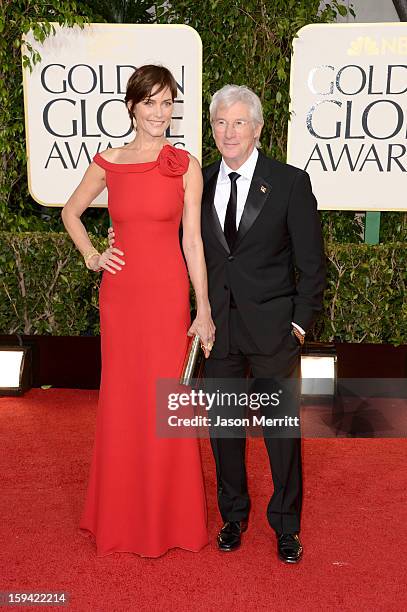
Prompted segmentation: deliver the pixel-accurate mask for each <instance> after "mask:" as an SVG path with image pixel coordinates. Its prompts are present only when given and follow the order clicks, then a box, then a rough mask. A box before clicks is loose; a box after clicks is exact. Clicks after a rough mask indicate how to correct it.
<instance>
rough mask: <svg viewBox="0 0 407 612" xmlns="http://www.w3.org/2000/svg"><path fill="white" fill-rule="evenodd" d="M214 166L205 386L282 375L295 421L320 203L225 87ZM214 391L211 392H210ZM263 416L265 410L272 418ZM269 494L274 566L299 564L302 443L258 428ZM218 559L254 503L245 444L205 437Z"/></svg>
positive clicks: (209, 180)
mask: <svg viewBox="0 0 407 612" xmlns="http://www.w3.org/2000/svg"><path fill="white" fill-rule="evenodd" d="M210 116H211V124H212V130H213V136H214V139H215V142H216V146H217V148H218V150H219V152H220V153H221V155H222V159H221V160H220V161H217V162H215V163H213V164H211V165H210V166H208V167H206V168H205V169H204V172H203V174H204V193H203V199H202V238H203V242H204V249H205V259H206V265H207V270H208V286H209V300H210V304H211V310H212V318H213V320H214V322H215V325H216V340H215V344H214V346H213V348H212V351H211V355H210V357H209V359H208V360H207V361H206V365H205V377H206V379H207V381H208V384H209V386H210V381H211V380H215V381H216V380H219V379H230V380H232V379H239V378H240V379H242V378H245V377H246V373H247V368H248V367H250V368H251V371H252V374H253V376H254V377H255V378H257V379H258V378H260V379H262V380H270V379H275V378H276V377H277V378H278V377H279V378H284V379H285V380H289V381H291V383H292V384H293V385H294V392H293V394H292V396H291V405H290V414H291V415H293V414H297V415H299V385H300V378H299V377H300V373H299V363H300V348H301V344H302V343H303V342H304V336H305V333H306V331H307V330H308V329H309V328H310V326H311V324H312V322H313V319H314V317H315V315H316V314H317V313H318V311H320V310H321V308H322V297H323V290H324V286H325V257H324V250H323V240H322V235H321V226H320V221H319V215H318V212H317V203H316V200H315V197H314V196H313V194H312V189H311V183H310V179H309V176H308V174H307V173H306V172H304V171H303V170H300V169H298V168H295V167H293V166H290V165H288V164H284V163H281V162H278V161H275V160H273V159H270V158H268V157H266V156H265V155H263V154H262V153H261V151H259V150H258V147H259V146H260V145H259V137H260V133H261V129H262V126H263V115H262V108H261V103H260V100H259V98H258V97H257V96H256V94H255V93H254V92H252V91H251V90H250V89H248V88H247V87H244V86H237V85H226V86H225V87H223V88H222V89H221V90H219V91H218V92H216V93H215V94H214V96H213V98H212V102H211V106H210ZM215 386H216V385H215ZM269 414H272V412H271V413H269ZM264 439H265V444H266V447H267V452H268V455H269V459H270V464H271V469H272V475H273V483H274V493H273V495H272V497H271V499H270V503H269V505H268V510H267V518H268V521H269V524H270V526H271V527H272V528H273V529H274V530H275V532H276V534H277V546H278V554H279V557H280V559H281V560H283V561H285V562H288V563H296V562H297V561H299V560H300V558H301V555H302V546H301V542H300V539H299V531H300V513H301V502H302V471H301V439H300V437H299V435H292V436H290V435H289V436H288V437H285V436H277V437H272V436H269V435H268V434H267V431H264ZM211 443H212V449H213V453H214V457H215V463H216V472H217V486H218V504H219V510H220V513H221V516H222V519H223V521H224V525H223V527H222V529H221V530H220V532H219V534H218V540H217V541H218V547H219V549H220V550H222V551H232V550H235V549H237V548H238V547H239V546H240V543H241V534H242V533H243V532H244V531H245V530H246V528H247V521H248V517H249V510H250V500H249V495H248V491H247V481H246V467H245V437H244V436H235V437H233V436H232V437H222V434H221V433H220V434H219V433H217V434H216V435H215V434H213V433H211Z"/></svg>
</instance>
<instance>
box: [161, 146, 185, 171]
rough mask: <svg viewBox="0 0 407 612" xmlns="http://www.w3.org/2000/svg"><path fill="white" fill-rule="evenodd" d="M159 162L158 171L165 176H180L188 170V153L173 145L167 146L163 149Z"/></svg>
mask: <svg viewBox="0 0 407 612" xmlns="http://www.w3.org/2000/svg"><path fill="white" fill-rule="evenodd" d="M157 161H158V169H159V171H160V172H161V174H163V175H164V176H179V175H180V174H185V172H186V171H187V170H188V165H189V157H188V153H187V152H186V151H184V150H183V149H176V148H175V147H172V146H171V145H165V146H164V147H163V148H162V149H161V151H160V154H159V156H158V160H157Z"/></svg>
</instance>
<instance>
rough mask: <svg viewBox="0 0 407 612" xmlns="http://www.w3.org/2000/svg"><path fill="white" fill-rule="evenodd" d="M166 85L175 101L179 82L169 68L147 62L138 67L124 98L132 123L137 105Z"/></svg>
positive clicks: (128, 84) (129, 81)
mask: <svg viewBox="0 0 407 612" xmlns="http://www.w3.org/2000/svg"><path fill="white" fill-rule="evenodd" d="M166 87H168V89H169V90H170V92H171V97H172V100H173V101H174V100H175V98H176V97H177V82H176V80H175V79H174V77H173V76H172V74H171V72H170V71H169V70H168V68H164V66H155V65H154V64H146V65H145V66H140V68H136V70H135V71H134V72H133V74H132V75H131V77H130V78H129V80H128V82H127V88H126V96H125V98H124V101H125V103H126V106H127V110H128V112H129V117H130V121H131V122H132V125H133V112H134V107H135V105H136V104H138V103H139V102H141V101H142V100H146V99H147V100H148V99H149V98H151V96H154V95H155V94H157V93H159V92H160V91H163V89H165V88H166Z"/></svg>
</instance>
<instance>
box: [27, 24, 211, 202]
mask: <svg viewBox="0 0 407 612" xmlns="http://www.w3.org/2000/svg"><path fill="white" fill-rule="evenodd" d="M54 25H55V28H56V34H55V36H50V37H49V38H47V39H46V40H45V42H44V43H43V44H42V45H41V44H40V43H37V42H36V41H35V40H34V38H33V36H32V35H31V33H29V34H28V35H27V37H26V39H27V41H28V42H29V43H30V44H31V45H32V46H33V47H34V48H35V49H37V50H38V51H39V53H40V55H41V62H40V63H39V64H37V65H36V66H35V67H34V69H33V71H32V73H30V71H29V70H28V69H25V70H24V100H25V124H26V125H25V127H26V138H27V154H28V179H29V189H30V193H31V195H32V197H33V198H34V199H35V200H36V201H37V202H39V203H40V204H43V205H45V206H61V205H63V204H65V202H66V201H67V199H68V198H69V196H70V195H71V193H72V191H73V190H74V189H75V187H76V186H77V185H78V183H79V182H80V180H81V178H82V175H83V173H84V172H85V170H86V168H87V166H88V165H89V163H90V162H91V160H92V158H93V156H94V155H95V154H96V153H97V152H98V151H102V150H103V149H105V148H107V147H109V146H112V147H117V146H121V145H123V144H125V143H126V142H129V141H131V140H132V139H133V137H134V133H132V132H131V130H130V120H129V116H128V113H127V109H126V106H125V104H124V95H125V91H126V84H127V80H128V78H129V76H130V75H131V73H132V72H133V70H134V68H135V67H137V66H141V65H143V64H148V63H152V64H162V65H164V66H166V67H167V68H169V69H170V70H171V71H172V73H173V75H174V77H175V79H176V81H177V84H178V94H177V99H176V102H175V107H174V115H173V120H172V123H171V126H170V129H169V132H168V133H167V138H168V140H169V141H170V142H171V143H172V144H173V145H175V146H178V147H185V148H186V149H187V150H188V151H190V152H191V153H192V154H193V155H195V156H196V157H198V159H200V157H201V135H202V134H201V126H202V108H201V92H202V84H201V75H202V44H201V39H200V37H199V35H198V33H197V32H196V31H195V30H194V29H192V28H190V27H188V26H184V25H134V24H125V25H122V24H90V25H88V26H85V28H84V29H80V28H78V27H75V28H61V27H59V26H58V25H57V24H54ZM106 203H107V196H106V192H103V193H102V194H101V195H100V196H99V197H98V198H97V199H96V200H95V202H94V203H93V205H96V206H106Z"/></svg>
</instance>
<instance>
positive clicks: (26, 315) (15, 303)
mask: <svg viewBox="0 0 407 612" xmlns="http://www.w3.org/2000/svg"><path fill="white" fill-rule="evenodd" d="M92 241H93V243H94V244H95V245H96V246H97V247H98V248H100V249H103V248H104V245H105V242H103V241H102V240H101V239H99V238H95V237H92ZM326 252H327V259H328V287H327V290H326V293H325V309H324V312H323V314H322V316H320V317H319V319H318V321H317V322H316V325H315V329H314V335H315V337H316V338H318V339H320V340H324V341H331V340H336V341H340V342H374V343H381V342H387V343H393V344H404V343H406V341H407V340H406V339H407V302H406V300H405V295H406V274H405V270H406V269H407V247H406V245H405V244H404V243H399V242H394V243H388V244H380V245H377V246H369V245H365V244H328V245H327V247H326ZM0 279H1V280H0V298H1V299H0V333H4V334H13V333H21V334H53V335H81V334H97V333H98V332H99V322H98V285H99V281H100V275H99V274H94V273H90V272H88V271H87V270H86V268H85V266H84V264H83V262H82V258H81V257H80V255H79V253H78V252H77V251H76V249H75V247H74V245H73V243H72V242H71V240H70V238H69V237H68V236H67V235H66V234H63V233H43V232H26V233H18V234H15V233H8V232H3V233H0Z"/></svg>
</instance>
